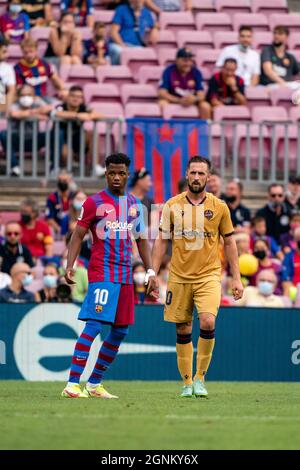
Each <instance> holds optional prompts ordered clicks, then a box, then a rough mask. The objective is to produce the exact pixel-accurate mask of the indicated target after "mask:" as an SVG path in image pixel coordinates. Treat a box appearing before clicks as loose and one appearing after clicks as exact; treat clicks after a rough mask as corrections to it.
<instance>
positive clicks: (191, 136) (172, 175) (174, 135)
mask: <svg viewBox="0 0 300 470" xmlns="http://www.w3.org/2000/svg"><path fill="white" fill-rule="evenodd" d="M126 122H127V154H128V156H129V157H130V158H131V161H132V163H131V171H133V170H136V169H139V168H143V167H144V168H146V169H147V170H148V171H149V172H150V173H151V175H152V178H153V191H152V197H153V198H154V200H155V202H156V203H162V202H164V201H166V200H167V199H169V198H170V197H172V196H174V195H175V194H177V193H178V189H177V184H178V181H179V180H180V179H181V178H182V177H183V176H184V174H185V170H186V166H187V163H188V160H189V158H190V157H192V156H194V155H201V156H203V157H208V147H209V139H208V124H207V122H206V121H202V120H200V119H198V120H179V119H173V120H163V119H155V118H145V119H142V118H134V119H127V121H126Z"/></svg>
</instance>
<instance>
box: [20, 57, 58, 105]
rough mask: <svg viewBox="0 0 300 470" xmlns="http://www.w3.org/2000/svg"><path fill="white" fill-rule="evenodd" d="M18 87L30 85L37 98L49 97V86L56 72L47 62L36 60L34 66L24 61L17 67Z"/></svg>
mask: <svg viewBox="0 0 300 470" xmlns="http://www.w3.org/2000/svg"><path fill="white" fill-rule="evenodd" d="M15 72H16V80H17V85H18V86H19V85H25V84H26V85H30V86H32V87H33V88H34V89H35V94H36V95H37V96H47V84H48V81H49V78H51V77H52V75H53V73H54V70H53V68H52V67H51V65H49V64H48V63H47V62H46V61H44V60H42V59H36V60H35V61H34V62H33V63H32V64H29V63H27V62H26V60H24V59H22V60H20V62H18V63H17V64H16V65H15Z"/></svg>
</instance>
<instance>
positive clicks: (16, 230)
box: [0, 222, 34, 274]
mask: <svg viewBox="0 0 300 470" xmlns="http://www.w3.org/2000/svg"><path fill="white" fill-rule="evenodd" d="M21 237H22V228H21V226H20V224H18V222H8V223H7V224H6V225H5V241H4V243H2V244H1V245H0V270H1V271H2V272H4V273H7V274H9V273H10V271H11V268H12V267H13V265H14V264H15V263H20V262H24V263H26V264H28V266H30V267H31V268H32V267H33V266H34V263H33V260H32V256H31V253H30V251H29V250H28V248H27V246H26V245H24V244H23V243H21Z"/></svg>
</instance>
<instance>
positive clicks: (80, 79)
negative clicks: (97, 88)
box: [59, 64, 97, 85]
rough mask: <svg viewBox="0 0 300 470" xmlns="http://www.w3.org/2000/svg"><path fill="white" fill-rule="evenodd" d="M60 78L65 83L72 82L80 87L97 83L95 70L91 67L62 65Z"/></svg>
mask: <svg viewBox="0 0 300 470" xmlns="http://www.w3.org/2000/svg"><path fill="white" fill-rule="evenodd" d="M59 75H60V78H61V79H62V80H63V81H64V82H67V81H72V82H74V83H76V84H78V85H84V84H86V83H93V82H96V81H97V79H96V74H95V70H94V69H93V68H92V67H91V66H90V65H82V64H80V65H61V66H60V69H59Z"/></svg>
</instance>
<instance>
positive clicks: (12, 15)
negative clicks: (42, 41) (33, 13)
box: [0, 0, 30, 44]
mask: <svg viewBox="0 0 300 470" xmlns="http://www.w3.org/2000/svg"><path fill="white" fill-rule="evenodd" d="M29 30H30V25H29V17H28V15H27V14H26V13H24V12H22V4H21V0H10V1H9V2H8V8H7V13H5V14H4V15H2V16H1V18H0V32H1V33H2V34H3V36H4V37H5V39H7V41H9V43H10V44H18V43H20V42H21V41H23V39H27V38H28V37H29Z"/></svg>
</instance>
